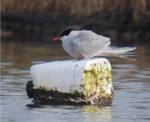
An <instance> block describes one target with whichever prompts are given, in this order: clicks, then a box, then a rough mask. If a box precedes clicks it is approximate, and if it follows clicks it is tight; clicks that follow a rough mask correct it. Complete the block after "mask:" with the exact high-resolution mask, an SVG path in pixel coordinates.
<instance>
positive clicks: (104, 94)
mask: <svg viewBox="0 0 150 122" xmlns="http://www.w3.org/2000/svg"><path fill="white" fill-rule="evenodd" d="M82 92H83V94H84V96H85V99H86V101H87V102H90V103H91V104H101V105H102V104H110V103H111V102H112V99H113V86H112V75H111V66H110V65H108V63H107V62H105V61H104V63H95V64H91V65H88V67H87V68H86V69H85V70H84V73H83V84H82Z"/></svg>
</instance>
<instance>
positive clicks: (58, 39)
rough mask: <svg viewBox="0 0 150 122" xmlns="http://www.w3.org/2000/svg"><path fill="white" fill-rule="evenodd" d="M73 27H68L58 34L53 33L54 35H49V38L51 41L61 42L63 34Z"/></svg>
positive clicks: (65, 34) (67, 33) (66, 33)
mask: <svg viewBox="0 0 150 122" xmlns="http://www.w3.org/2000/svg"><path fill="white" fill-rule="evenodd" d="M72 30H73V29H68V30H65V31H63V32H61V33H60V34H58V35H55V36H51V37H50V39H51V41H52V42H54V43H56V42H61V41H62V39H63V37H65V36H68V35H69V33H70V32H71V31H72Z"/></svg>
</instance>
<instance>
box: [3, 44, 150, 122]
mask: <svg viewBox="0 0 150 122" xmlns="http://www.w3.org/2000/svg"><path fill="white" fill-rule="evenodd" d="M1 51H2V52H1V53H2V63H1V82H0V83H1V84H0V85H1V93H0V94H1V121H2V122H47V121H50V122H70V121H71V122H76V121H78V122H149V121H150V53H149V52H148V49H146V47H143V46H141V47H138V49H137V51H136V54H135V55H133V56H132V58H134V59H136V61H130V60H123V59H119V58H111V59H110V62H111V63H112V70H113V84H114V89H115V96H114V100H113V103H112V105H111V106H107V107H97V106H92V105H88V106H87V105H86V106H67V105H57V106H55V105H49V106H43V107H41V108H28V107H26V104H28V103H31V101H30V100H29V99H28V97H27V95H26V92H25V85H26V82H27V81H28V80H30V79H31V76H30V73H29V70H30V66H31V65H32V64H38V63H43V62H49V61H54V60H64V59H70V58H71V57H70V56H68V55H67V54H66V53H65V52H64V51H63V49H62V48H61V45H60V44H50V43H49V42H42V43H34V42H22V43H21V42H15V43H14V42H12V41H10V42H5V43H3V42H2V47H1Z"/></svg>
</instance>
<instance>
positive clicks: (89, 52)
mask: <svg viewBox="0 0 150 122" xmlns="http://www.w3.org/2000/svg"><path fill="white" fill-rule="evenodd" d="M106 38H107V37H106ZM106 38H105V37H104V38H103V37H102V36H97V37H94V38H93V37H90V38H89V37H87V38H77V39H75V40H73V42H72V44H73V48H74V50H75V51H76V52H77V53H79V54H80V55H82V56H83V57H84V58H90V57H92V56H93V55H94V54H95V53H97V52H98V51H100V50H102V49H103V48H104V47H106V46H108V45H110V41H109V40H110V39H109V38H107V40H106Z"/></svg>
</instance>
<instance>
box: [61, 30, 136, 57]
mask: <svg viewBox="0 0 150 122" xmlns="http://www.w3.org/2000/svg"><path fill="white" fill-rule="evenodd" d="M60 40H61V41H62V46H63V48H64V50H65V51H66V52H67V53H68V54H69V55H71V56H72V57H74V58H76V59H83V58H84V59H89V58H93V57H95V56H112V55H114V56H118V55H120V54H124V53H126V52H129V51H133V50H135V49H136V48H135V47H122V48H118V47H113V46H111V41H110V38H108V37H105V36H102V35H98V34H96V33H94V32H93V31H90V30H73V31H71V32H70V33H69V34H68V35H64V36H62V37H61V38H60ZM119 57H121V56H119Z"/></svg>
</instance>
